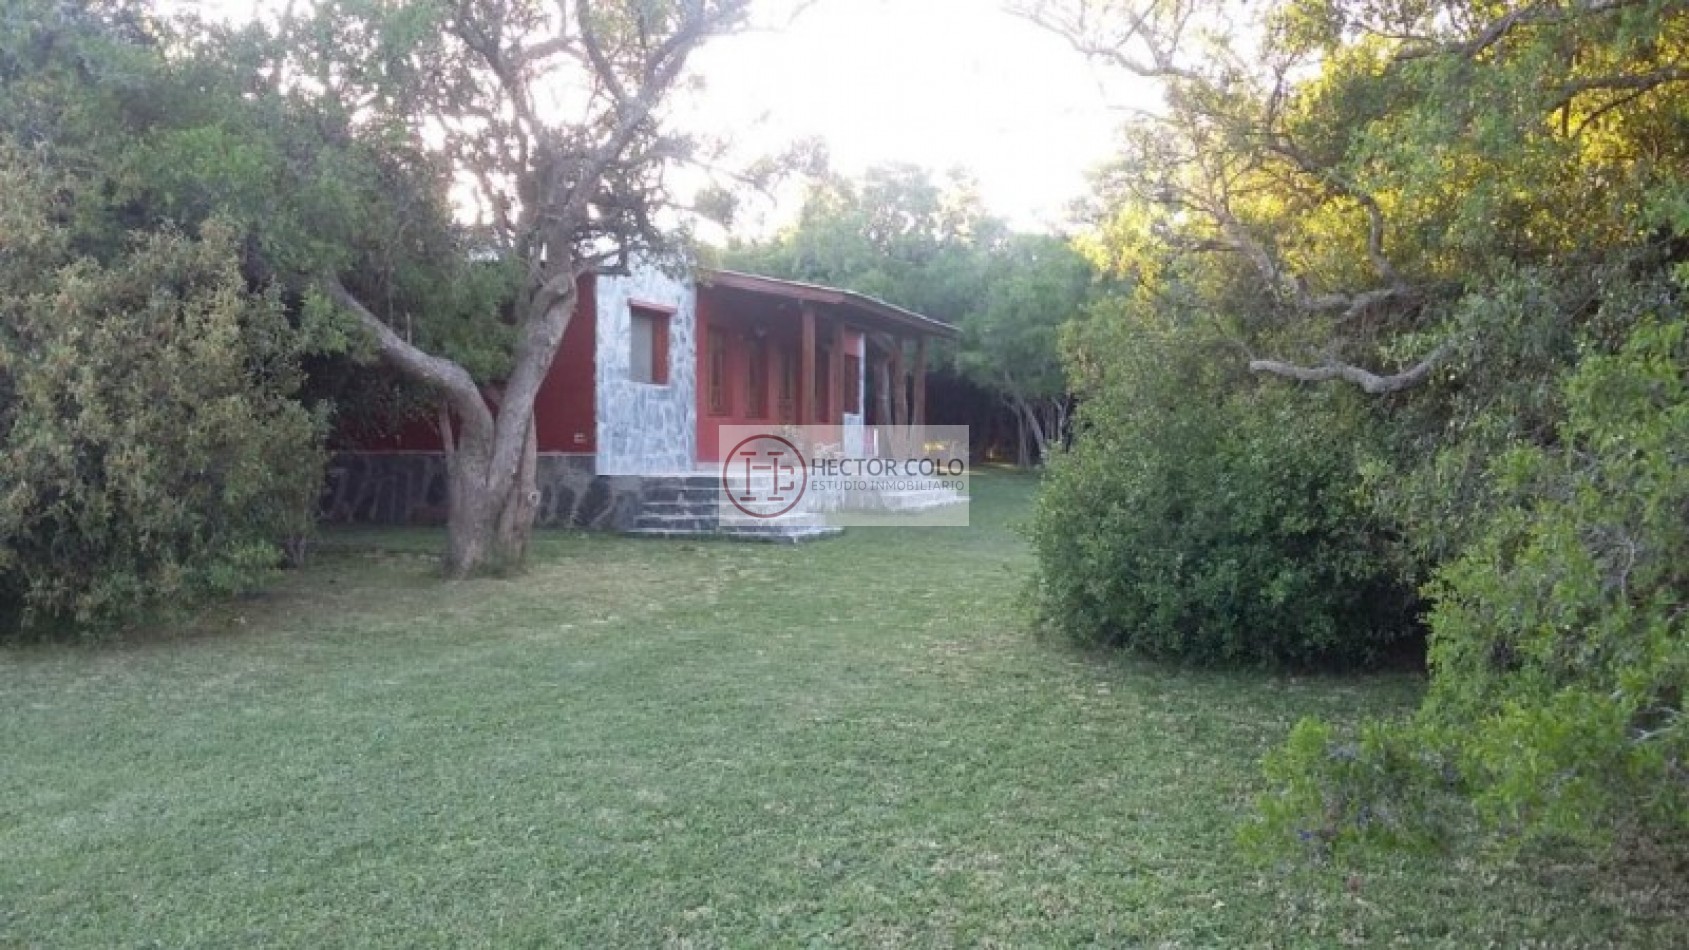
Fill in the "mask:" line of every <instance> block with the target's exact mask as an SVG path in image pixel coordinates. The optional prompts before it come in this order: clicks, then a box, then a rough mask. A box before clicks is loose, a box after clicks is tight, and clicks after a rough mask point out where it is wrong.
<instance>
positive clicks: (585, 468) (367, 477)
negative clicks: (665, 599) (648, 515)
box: [318, 452, 645, 531]
mask: <svg viewBox="0 0 1689 950" xmlns="http://www.w3.org/2000/svg"><path fill="white" fill-rule="evenodd" d="M535 478H536V481H537V483H538V485H539V489H540V506H539V512H538V514H537V516H536V522H537V523H538V524H539V525H541V526H542V527H548V528H580V529H585V530H595V531H625V530H627V529H629V528H631V527H633V526H634V523H635V522H636V521H637V520H638V519H639V513H640V511H641V510H642V509H643V508H644V505H645V499H644V489H643V486H642V484H641V482H642V480H641V479H639V478H633V477H625V476H609V475H598V474H595V473H594V471H593V458H592V456H590V455H553V454H547V455H541V456H540V457H539V459H538V465H537V468H536V473H535ZM446 505H447V492H446V459H445V456H444V455H441V454H439V453H437V452H346V453H341V454H338V455H336V456H335V457H334V458H333V459H332V460H331V461H330V462H329V466H328V478H327V480H326V482H325V483H324V485H323V495H322V499H321V502H320V504H319V506H318V508H319V511H320V513H321V517H322V518H323V520H324V521H328V522H334V523H358V524H441V523H444V522H445V520H446Z"/></svg>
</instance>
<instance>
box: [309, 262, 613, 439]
mask: <svg viewBox="0 0 1689 950" xmlns="http://www.w3.org/2000/svg"><path fill="white" fill-rule="evenodd" d="M578 289H579V291H580V293H579V298H578V300H577V302H576V304H575V315H574V317H573V318H571V319H570V320H569V327H568V329H567V330H565V331H564V332H563V342H562V344H561V345H560V346H559V347H558V349H557V356H556V357H555V358H554V359H553V360H552V361H551V371H550V372H548V373H547V374H546V377H545V381H544V382H542V383H541V384H540V391H539V396H538V398H537V399H536V400H535V402H534V428H535V434H536V436H537V441H538V443H539V450H540V451H541V452H576V453H591V452H595V451H597V449H598V423H597V417H596V409H595V407H596V402H597V400H596V391H597V373H596V372H595V367H596V365H597V350H598V319H597V316H598V280H597V277H596V276H595V275H592V274H587V275H585V276H583V277H582V278H581V279H580V283H579V287H578ZM333 442H334V444H335V445H336V446H337V447H339V446H344V447H346V448H348V449H350V450H352V451H364V452H439V451H441V450H442V448H443V446H442V445H441V443H440V430H439V428H438V426H437V424H436V423H435V421H434V419H433V418H432V417H431V416H430V417H420V418H417V419H412V420H410V421H408V422H406V423H405V424H404V425H402V426H400V427H399V428H398V429H397V430H396V431H393V432H390V433H386V434H374V433H369V432H362V431H360V426H359V425H358V424H357V420H347V421H345V422H343V423H342V424H341V426H340V428H339V431H338V432H337V433H336V436H335V438H334V439H333Z"/></svg>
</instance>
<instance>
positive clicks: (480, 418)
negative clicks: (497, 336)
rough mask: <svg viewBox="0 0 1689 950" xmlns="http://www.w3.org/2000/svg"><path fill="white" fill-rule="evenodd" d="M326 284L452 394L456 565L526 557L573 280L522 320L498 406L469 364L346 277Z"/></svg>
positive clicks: (387, 353)
mask: <svg viewBox="0 0 1689 950" xmlns="http://www.w3.org/2000/svg"><path fill="white" fill-rule="evenodd" d="M326 289H327V290H328V292H329V294H330V295H331V296H332V297H334V298H335V299H336V300H337V301H338V302H339V303H340V304H341V305H342V306H344V307H346V309H348V310H349V311H351V312H352V313H353V314H354V315H356V316H357V317H358V318H359V320H360V322H362V323H363V324H364V326H366V327H368V328H369V330H370V331H371V332H372V333H373V334H374V335H375V338H376V344H377V348H378V349H379V351H380V353H381V355H382V357H383V358H384V359H386V360H387V361H388V362H389V363H392V364H393V365H394V366H396V367H398V368H399V369H400V370H401V371H403V372H405V373H406V374H407V375H409V376H411V377H412V378H415V379H417V380H419V381H422V382H426V383H428V384H430V385H432V386H434V387H435V388H436V389H438V390H439V391H440V392H441V394H442V395H443V397H444V399H445V402H446V410H445V412H443V414H442V417H441V438H442V440H443V442H444V445H445V450H446V471H447V482H448V486H447V494H448V497H449V502H450V505H451V509H450V511H449V512H448V514H447V518H446V537H447V542H446V556H445V565H444V566H445V572H446V575H447V576H449V577H454V578H462V577H468V576H470V575H472V574H477V573H483V572H486V571H509V570H514V569H516V568H518V567H520V566H521V565H522V562H523V560H524V559H525V558H526V557H527V553H528V540H529V538H530V536H531V535H532V534H533V528H534V515H535V514H536V513H537V511H538V508H539V492H538V491H537V490H536V485H535V478H536V469H537V461H538V446H537V444H536V439H535V429H534V400H535V398H536V397H537V396H538V395H539V388H540V384H541V383H542V382H543V381H544V380H545V376H546V373H547V372H548V371H549V370H550V369H551V361H552V358H553V357H554V356H556V354H557V347H558V344H559V343H561V342H562V340H563V332H564V330H566V329H567V328H568V324H569V318H570V317H571V316H572V315H573V312H574V308H575V288H574V283H573V280H572V279H570V280H569V282H568V283H566V284H564V283H562V282H561V281H558V282H556V283H555V284H552V285H548V286H547V287H546V288H542V295H541V298H540V299H541V303H540V304H539V305H537V306H533V307H532V308H531V309H530V310H529V313H528V316H527V317H526V318H525V319H523V320H522V321H521V322H520V324H519V327H520V330H521V332H520V334H519V337H518V340H517V345H516V358H515V361H514V362H513V364H512V368H511V372H510V376H509V378H508V379H507V380H505V382H504V385H503V387H502V391H501V392H500V393H499V402H498V412H497V413H496V414H495V413H494V412H493V410H492V407H490V406H489V405H488V404H487V400H486V398H485V396H484V395H483V394H482V391H481V387H479V386H477V385H476V383H475V381H474V380H473V379H472V378H471V377H470V375H469V373H468V372H467V371H465V370H464V369H463V367H461V366H459V365H458V364H456V363H454V362H452V361H451V360H448V359H443V358H441V357H437V356H433V355H430V354H428V353H425V352H423V351H422V350H420V349H418V348H417V347H415V346H414V345H412V344H411V343H410V342H409V341H407V340H405V339H403V338H402V337H400V336H399V335H398V334H396V333H394V332H393V330H392V328H390V327H388V326H387V325H386V324H385V323H383V322H382V321H381V320H380V319H379V318H377V317H376V316H375V315H374V314H372V313H370V312H369V310H368V309H366V308H365V307H364V306H363V304H361V303H360V302H358V300H357V299H356V298H355V297H353V296H352V295H351V293H350V292H348V291H347V290H346V289H345V287H344V286H342V285H341V284H340V283H339V282H338V281H332V280H331V281H329V282H327V284H326ZM454 417H455V421H456V424H457V425H456V428H457V431H456V432H455V433H454V431H453V428H454V426H453V421H454Z"/></svg>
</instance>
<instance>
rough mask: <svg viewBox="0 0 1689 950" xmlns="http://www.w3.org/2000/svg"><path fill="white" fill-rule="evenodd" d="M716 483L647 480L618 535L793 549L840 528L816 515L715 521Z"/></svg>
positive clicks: (714, 479)
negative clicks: (635, 512) (630, 520)
mask: <svg viewBox="0 0 1689 950" xmlns="http://www.w3.org/2000/svg"><path fill="white" fill-rule="evenodd" d="M721 491H722V482H721V479H720V477H719V476H716V475H712V474H705V475H697V474H692V475H663V476H655V477H652V478H651V479H650V480H649V481H648V482H647V484H646V485H645V489H644V492H643V496H644V499H645V502H644V505H643V506H642V507H641V509H640V512H639V516H638V518H636V519H635V521H634V525H633V528H632V529H630V530H628V531H626V532H624V533H625V534H627V535H630V536H632V537H640V538H725V539H729V540H734V541H758V542H763V543H771V544H796V543H798V542H800V541H813V540H818V539H820V538H828V537H832V536H834V535H836V534H839V533H840V532H841V531H842V530H843V529H840V528H835V527H832V526H831V525H828V524H827V523H826V521H825V519H823V518H822V516H821V515H819V514H814V513H799V514H795V515H789V516H787V517H784V518H781V519H779V521H778V522H771V523H768V524H741V523H729V524H722V522H721V512H720V508H719V506H720V504H721Z"/></svg>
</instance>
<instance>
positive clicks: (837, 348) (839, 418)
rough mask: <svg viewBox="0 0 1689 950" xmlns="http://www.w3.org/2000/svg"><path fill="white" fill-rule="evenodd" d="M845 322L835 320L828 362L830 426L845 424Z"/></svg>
mask: <svg viewBox="0 0 1689 950" xmlns="http://www.w3.org/2000/svg"><path fill="white" fill-rule="evenodd" d="M844 341H845V333H844V324H843V323H842V322H839V321H837V320H835V321H834V322H833V350H832V352H831V353H829V354H828V358H827V362H828V364H829V365H828V367H827V418H826V419H824V420H823V421H824V422H826V423H827V424H828V425H830V426H842V425H844Z"/></svg>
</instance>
